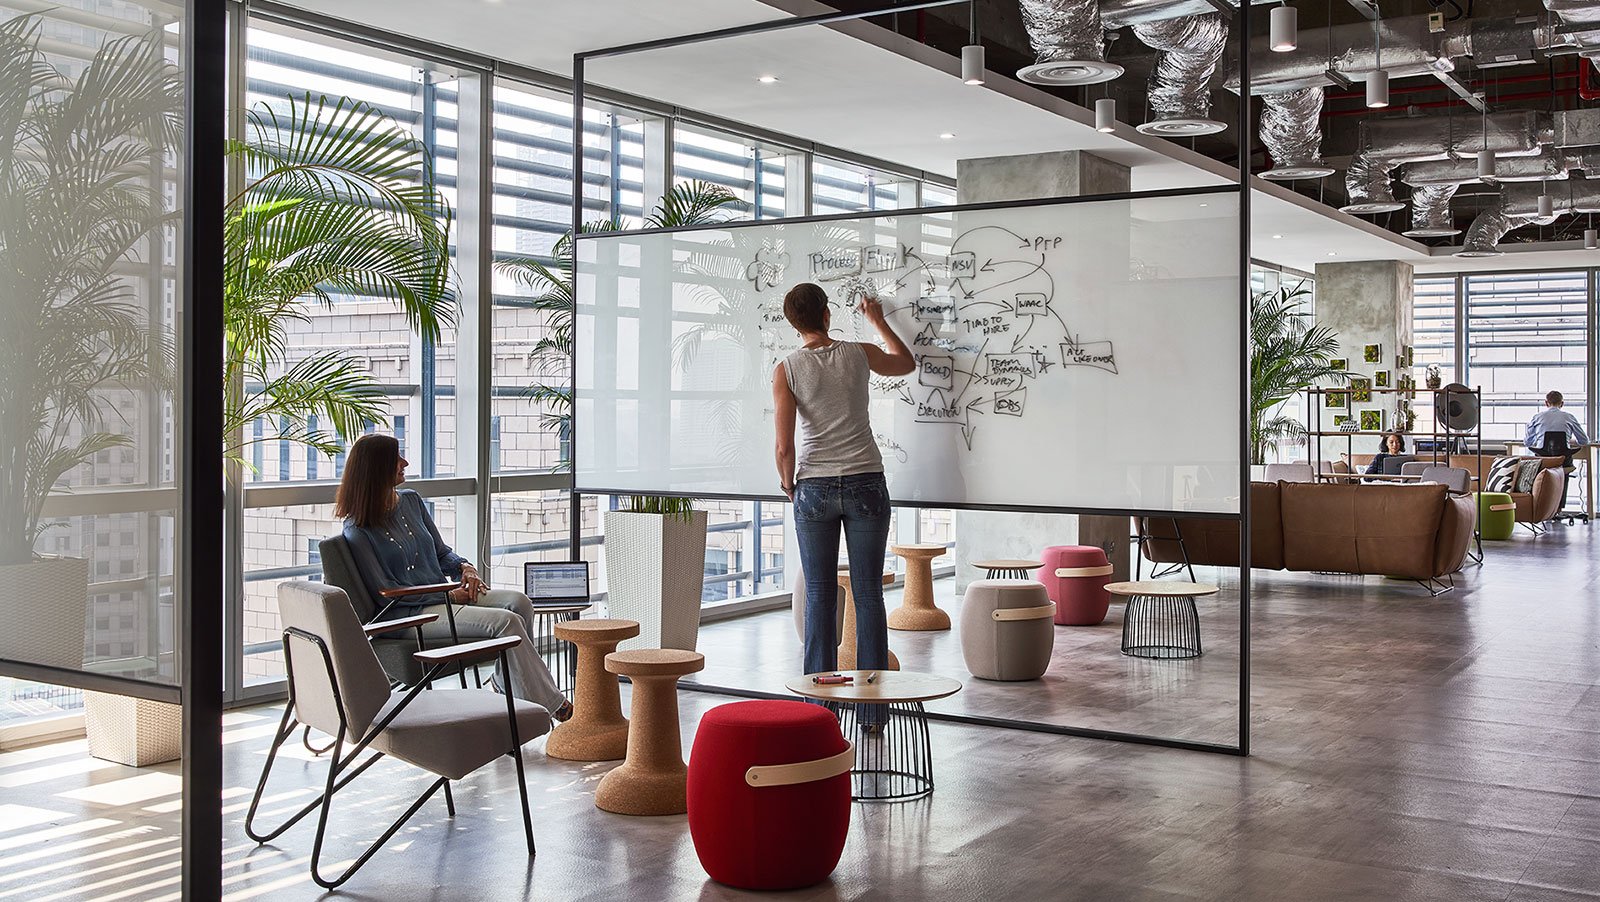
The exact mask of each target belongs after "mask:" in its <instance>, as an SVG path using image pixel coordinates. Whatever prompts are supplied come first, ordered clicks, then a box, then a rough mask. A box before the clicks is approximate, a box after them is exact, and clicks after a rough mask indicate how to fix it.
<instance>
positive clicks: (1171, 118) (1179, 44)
mask: <svg viewBox="0 0 1600 902" xmlns="http://www.w3.org/2000/svg"><path fill="white" fill-rule="evenodd" d="M1133 33H1134V35H1135V36H1136V37H1138V39H1139V40H1141V41H1143V42H1144V43H1145V44H1146V45H1148V46H1149V47H1150V48H1151V49H1152V50H1159V51H1161V55H1160V56H1159V57H1157V59H1156V64H1155V67H1154V68H1153V69H1151V70H1150V81H1149V84H1148V91H1149V98H1150V109H1151V111H1152V112H1154V113H1155V117H1154V118H1153V119H1151V120H1150V121H1148V122H1145V123H1144V124H1142V125H1140V126H1138V129H1139V132H1140V133H1142V134H1146V135H1157V136H1160V137H1166V138H1187V137H1192V136H1194V135H1213V134H1216V133H1217V132H1220V131H1222V130H1223V129H1225V128H1227V127H1228V126H1227V124H1226V123H1223V122H1218V121H1216V120H1215V119H1212V118H1211V77H1212V76H1213V75H1215V74H1216V72H1217V62H1218V61H1219V60H1221V59H1222V51H1223V50H1225V49H1227V46H1228V24H1227V23H1226V22H1224V21H1223V20H1222V16H1220V15H1218V14H1217V13H1209V14H1207V15H1204V16H1189V17H1187V18H1182V19H1166V20H1164V21H1160V22H1145V23H1141V24H1138V25H1135V26H1133Z"/></svg>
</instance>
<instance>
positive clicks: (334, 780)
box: [218, 626, 538, 890]
mask: <svg viewBox="0 0 1600 902" xmlns="http://www.w3.org/2000/svg"><path fill="white" fill-rule="evenodd" d="M291 639H298V640H300V641H303V642H309V643H311V644H312V645H314V646H315V647H316V648H317V651H318V652H320V653H321V655H322V664H323V667H324V668H326V671H327V676H328V685H329V687H330V688H331V689H332V692H333V702H334V706H335V707H336V708H337V709H338V711H339V732H338V733H337V734H336V735H335V736H334V740H333V749H334V753H333V758H332V760H331V761H329V763H328V781H327V784H326V786H325V788H324V789H323V792H322V794H321V795H319V796H317V797H316V798H315V799H313V800H312V801H311V802H309V803H307V804H306V805H305V806H303V807H302V808H301V809H300V810H299V811H297V812H295V813H294V814H292V815H290V816H289V819H288V820H286V821H284V822H283V823H282V824H279V825H278V826H277V827H274V828H272V829H270V830H268V831H267V832H265V833H262V832H258V831H257V830H256V828H255V817H256V810H257V808H259V807H260V805H261V797H262V795H263V794H264V793H265V792H266V789H267V780H268V778H269V777H270V776H271V775H272V765H273V763H274V762H275V761H276V760H277V757H278V749H279V748H281V747H282V746H283V743H284V742H285V741H286V740H287V739H288V738H289V737H290V735H292V734H293V733H294V731H295V728H296V727H298V726H299V725H300V724H299V722H298V721H297V720H296V719H295V716H294V706H295V684H294V656H293V655H291V654H290V653H289V643H290V640H291ZM417 650H418V651H421V650H422V628H421V627H420V626H419V627H418V628H417ZM498 657H499V659H500V666H501V667H502V668H505V669H506V672H508V673H509V672H510V666H509V664H510V662H509V660H508V656H507V653H506V650H505V649H501V650H500V652H499V654H498ZM283 663H284V670H285V672H286V674H287V676H288V683H289V701H288V703H287V704H286V705H284V709H283V719H282V720H281V721H280V722H279V724H278V731H277V733H276V734H275V735H274V736H273V739H272V747H271V749H270V750H268V752H267V763H266V764H265V765H264V766H263V767H262V768H261V779H260V780H258V781H257V782H256V791H255V795H254V796H252V797H251V799H250V810H249V811H248V812H247V813H246V814H245V819H244V832H245V835H246V836H249V837H250V838H251V839H252V840H255V842H256V843H258V844H263V843H268V842H271V841H272V840H274V839H276V838H278V837H279V836H281V835H283V833H284V832H285V831H286V830H288V829H289V828H290V827H293V826H294V825H295V824H297V823H299V822H300V821H301V820H302V819H303V818H305V816H306V815H308V814H310V813H311V812H313V811H318V812H319V813H318V815H317V837H316V840H315V842H314V843H313V844H312V846H311V879H312V880H314V881H316V883H317V885H318V886H320V887H322V888H324V889H330V890H331V889H337V888H339V887H340V886H342V885H344V883H345V881H347V880H349V879H350V878H351V877H353V876H355V873H356V872H357V871H359V870H361V867H362V865H365V864H366V863H367V861H368V860H370V859H371V858H372V856H373V855H376V854H377V853H378V850H379V849H381V848H383V844H384V843H386V842H388V841H389V839H390V837H392V836H394V835H395V833H397V832H398V831H399V830H400V828H401V827H404V826H405V824H406V821H408V820H410V819H411V816H412V815H413V814H416V813H417V811H418V809H420V808H421V807H422V806H423V805H424V804H426V803H427V801H428V799H430V798H432V797H433V794H434V793H435V792H438V791H439V790H440V789H443V790H444V802H445V809H446V810H447V811H448V812H449V815H450V817H455V816H456V802H455V798H454V797H453V796H452V795H451V794H450V779H449V778H448V777H439V778H438V779H437V780H434V781H433V782H432V783H430V784H429V785H428V788H427V789H426V790H424V791H423V793H422V795H420V796H418V797H417V800H416V801H414V802H412V803H411V807H409V808H407V809H406V810H405V813H403V814H401V815H400V817H399V819H398V820H396V821H394V822H393V823H391V824H390V825H389V826H388V827H387V828H385V830H384V831H383V835H381V836H379V837H378V838H377V840H375V841H374V842H373V843H372V844H371V845H369V846H367V848H366V849H365V850H364V851H362V853H361V854H360V855H359V856H358V857H357V858H356V860H355V861H354V862H352V863H351V865H350V866H349V867H348V868H346V869H345V870H344V872H343V873H341V874H339V876H337V877H334V878H332V879H329V878H327V877H324V876H323V875H322V871H321V869H320V867H319V865H320V863H321V860H322V841H323V839H324V838H325V835H326V833H327V829H328V813H329V812H330V811H331V810H332V808H333V795H334V793H336V792H338V791H339V790H341V789H343V788H344V787H345V786H347V785H349V784H350V782H351V781H353V780H354V779H355V778H356V777H359V776H361V774H362V773H363V772H365V771H366V769H367V768H369V767H371V766H372V765H374V764H376V763H377V762H378V759H380V758H383V757H384V754H383V753H382V752H374V753H373V755H372V757H371V758H368V759H367V760H366V761H364V762H362V763H361V764H360V765H358V766H357V767H355V768H354V769H353V770H350V772H349V773H348V774H346V775H345V776H344V778H343V779H340V772H341V771H344V770H345V769H346V768H349V766H350V764H351V762H352V761H354V760H355V759H356V758H357V757H358V756H360V754H361V753H362V752H363V751H366V748H367V746H369V745H371V744H372V741H373V740H374V739H376V738H378V735H379V734H380V733H382V732H383V731H384V729H386V728H387V727H388V726H389V724H390V723H391V722H393V721H394V719H395V718H396V717H398V716H399V715H400V713H401V712H402V711H404V710H405V709H406V706H407V705H409V704H411V702H412V700H413V699H415V698H416V697H417V696H418V695H419V694H421V693H422V692H423V691H424V690H426V689H431V688H433V679H434V677H436V676H438V675H439V673H440V672H442V671H443V670H444V669H445V666H446V665H445V664H443V663H440V664H434V665H432V666H431V667H429V668H428V672H427V673H426V675H425V676H424V677H423V679H422V681H421V682H419V683H417V684H416V685H415V686H412V687H411V688H410V689H409V690H408V691H407V692H406V694H405V696H404V697H403V698H402V699H401V700H400V703H399V704H398V705H395V706H394V707H393V708H391V709H390V710H389V713H388V714H386V715H384V716H383V718H382V719H381V720H379V721H378V722H377V723H375V724H372V725H371V726H369V727H368V728H367V731H366V733H365V735H363V736H362V737H361V739H360V740H359V741H358V742H356V744H355V745H354V746H352V747H351V748H350V750H349V752H348V753H345V754H342V755H341V750H342V749H343V746H344V743H345V739H346V737H347V736H348V735H349V726H350V725H349V723H348V721H347V720H346V719H345V713H344V699H343V698H342V696H341V694H340V692H339V680H338V676H337V675H336V674H335V672H334V668H333V655H332V654H331V653H330V652H329V651H328V645H327V643H326V642H324V641H323V640H322V637H320V636H317V635H316V634H314V633H309V632H306V631H305V630H302V629H300V628H298V627H289V628H288V629H286V630H284V631H283ZM505 699H506V718H507V720H508V721H509V723H510V726H511V749H510V751H509V752H508V754H509V755H510V756H511V758H512V759H513V760H515V761H516V762H517V791H518V793H519V794H520V795H521V798H522V828H523V833H524V835H525V836H526V838H527V841H528V855H529V856H530V857H532V856H534V855H537V854H538V850H537V849H536V848H535V846H534V842H533V815H532V814H531V813H530V811H529V809H528V783H527V778H526V775H525V774H524V772H523V765H522V736H521V733H520V731H519V730H518V729H517V709H516V701H515V700H514V699H513V698H512V696H511V694H510V693H506V695H505ZM219 811H220V808H219ZM220 863H221V859H220V858H219V859H218V864H219V866H220Z"/></svg>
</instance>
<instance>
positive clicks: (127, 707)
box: [83, 692, 183, 767]
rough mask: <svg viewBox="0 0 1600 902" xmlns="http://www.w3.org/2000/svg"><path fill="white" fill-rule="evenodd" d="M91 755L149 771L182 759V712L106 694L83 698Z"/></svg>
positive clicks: (84, 718)
mask: <svg viewBox="0 0 1600 902" xmlns="http://www.w3.org/2000/svg"><path fill="white" fill-rule="evenodd" d="M83 729H84V732H85V733H87V734H88V736H89V754H91V755H93V756H94V757H96V758H101V759H104V760H106V761H115V762H116V763H118V764H126V765H128V766H129V767H149V766H150V765H152V764H160V763H162V762H163V761H174V760H177V759H178V758H180V757H182V755H183V709H182V708H180V707H178V706H177V705H169V704H166V703H165V702H152V701H147V700H145V699H142V698H129V697H128V696H125V695H111V694H109V693H105V692H85V693H84V694H83Z"/></svg>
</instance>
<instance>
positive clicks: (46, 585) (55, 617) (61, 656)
mask: <svg viewBox="0 0 1600 902" xmlns="http://www.w3.org/2000/svg"><path fill="white" fill-rule="evenodd" d="M88 608H89V562H88V561H87V560H85V559H83V558H76V557H58V558H44V559H41V560H37V561H31V562H29V563H26V564H9V565H4V566H0V623H3V624H6V626H5V628H4V629H0V658H7V659H9V660H12V661H23V662H26V663H29V664H45V665H48V666H51V667H64V668H67V669H69V670H82V669H83V648H84V634H85V630H86V629H87V622H86V621H87V619H88Z"/></svg>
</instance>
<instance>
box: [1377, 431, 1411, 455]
mask: <svg viewBox="0 0 1600 902" xmlns="http://www.w3.org/2000/svg"><path fill="white" fill-rule="evenodd" d="M1392 438H1394V439H1399V440H1400V453H1401V454H1404V453H1405V450H1406V435H1405V433H1404V432H1399V431H1395V432H1385V433H1384V434H1383V438H1382V439H1381V440H1380V441H1381V442H1382V444H1380V445H1379V446H1378V448H1379V449H1380V450H1382V451H1383V452H1384V453H1388V451H1389V439H1392Z"/></svg>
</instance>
